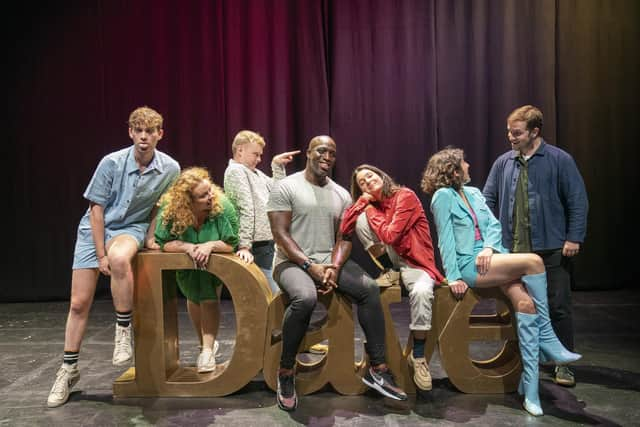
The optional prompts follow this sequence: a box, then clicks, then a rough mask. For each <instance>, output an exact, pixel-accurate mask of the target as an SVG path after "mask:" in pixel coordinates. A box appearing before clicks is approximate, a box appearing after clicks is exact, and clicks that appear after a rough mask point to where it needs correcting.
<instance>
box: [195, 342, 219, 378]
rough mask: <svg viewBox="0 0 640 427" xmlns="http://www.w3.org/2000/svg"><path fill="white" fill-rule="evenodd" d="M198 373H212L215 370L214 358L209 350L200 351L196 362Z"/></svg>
mask: <svg viewBox="0 0 640 427" xmlns="http://www.w3.org/2000/svg"><path fill="white" fill-rule="evenodd" d="M196 366H197V368H198V373H201V374H202V373H205V372H213V371H214V370H215V369H216V357H215V355H214V354H213V351H212V350H211V349H210V348H206V349H204V350H202V352H201V353H200V355H199V356H198V361H197V362H196Z"/></svg>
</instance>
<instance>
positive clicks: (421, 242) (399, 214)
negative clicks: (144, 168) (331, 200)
mask: <svg viewBox="0 0 640 427" xmlns="http://www.w3.org/2000/svg"><path fill="white" fill-rule="evenodd" d="M368 205H369V203H368V202H367V201H366V200H364V199H362V198H359V199H358V200H357V201H356V202H355V203H354V204H353V205H351V206H350V207H349V208H348V209H347V210H346V211H345V212H344V216H343V218H342V224H340V231H341V232H342V234H343V235H351V234H353V232H354V231H355V227H356V221H357V220H358V216H360V214H361V213H362V212H365V213H366V215H367V219H368V220H369V226H370V227H371V229H372V230H373V231H374V232H375V233H376V235H377V236H378V238H379V239H380V240H381V241H382V242H384V243H385V244H387V245H390V246H391V247H393V249H395V251H396V252H397V253H398V255H400V256H401V257H402V258H403V259H404V260H405V262H406V263H407V264H409V265H410V266H412V267H415V268H420V269H422V270H424V271H426V272H427V273H428V274H429V276H431V278H432V279H433V280H434V281H435V282H436V284H437V285H439V284H440V283H441V282H442V280H443V279H444V276H443V275H442V273H440V271H439V270H438V268H437V267H436V261H435V255H434V251H433V242H432V241H431V232H430V231H429V222H428V221H427V217H426V215H425V214H424V209H423V208H422V203H420V199H418V196H416V194H415V193H414V192H413V191H411V190H409V189H408V188H404V187H402V188H400V189H399V190H398V191H396V192H395V193H394V194H393V195H392V196H391V197H389V198H387V199H384V200H382V201H381V202H373V203H371V208H370V209H366V207H367V206H368Z"/></svg>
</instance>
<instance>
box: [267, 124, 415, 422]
mask: <svg viewBox="0 0 640 427" xmlns="http://www.w3.org/2000/svg"><path fill="white" fill-rule="evenodd" d="M306 154H307V165H306V167H305V169H304V170H303V171H301V172H297V173H295V174H293V175H291V176H289V177H287V178H284V179H282V180H280V181H278V182H277V183H276V185H275V187H274V189H273V190H272V192H271V194H270V195H269V201H268V203H267V212H268V215H269V222H270V224H271V231H272V233H273V237H274V239H275V241H276V259H275V263H274V270H273V277H274V279H275V280H276V282H277V283H278V285H279V286H280V288H281V289H282V290H283V291H284V292H285V293H286V294H287V296H288V297H289V305H288V306H287V308H286V310H285V313H284V319H283V322H282V356H281V358H280V368H279V369H278V390H277V402H278V406H279V407H280V408H281V409H283V410H285V411H293V410H294V409H295V408H296V406H297V403H298V399H297V396H296V392H295V376H294V366H295V363H296V354H297V351H298V347H299V346H300V343H301V342H302V340H303V338H304V335H305V334H306V331H307V327H308V326H309V321H310V319H311V313H312V312H313V309H314V307H315V305H316V303H317V300H318V296H317V293H318V292H319V293H321V294H325V293H328V292H331V291H332V290H333V289H335V290H336V291H337V292H342V293H344V294H346V295H348V296H349V297H350V298H351V299H352V300H353V301H354V302H355V303H356V304H357V306H358V320H359V321H360V325H361V326H362V329H363V331H364V333H365V337H366V345H365V349H366V351H367V354H368V356H369V360H370V367H369V369H368V370H367V373H366V374H365V376H364V377H363V378H362V381H363V382H364V383H365V384H367V385H368V386H369V387H371V388H374V389H375V390H377V391H379V392H380V393H382V394H383V395H385V396H387V397H390V398H393V399H397V400H406V399H407V395H406V394H405V393H404V391H402V390H401V389H400V388H399V387H398V386H397V385H396V384H395V381H394V378H393V375H392V374H391V371H390V370H389V369H388V368H387V366H386V363H385V357H384V352H385V343H384V317H383V314H382V306H381V304H380V291H379V289H378V285H377V284H376V282H375V281H374V280H373V279H372V278H371V277H369V276H368V275H367V274H366V273H365V272H364V270H363V269H362V268H361V267H360V266H359V265H358V264H356V263H355V262H353V261H351V260H349V259H348V258H349V254H350V253H351V242H350V241H348V240H343V239H342V236H341V234H340V233H339V226H340V221H341V218H342V214H343V212H344V210H345V209H346V208H347V207H348V206H349V205H350V204H351V196H350V195H349V193H348V192H347V190H345V189H344V188H343V187H341V186H339V185H338V184H336V183H335V182H334V181H332V180H331V179H330V178H329V176H328V175H329V173H330V172H331V169H332V168H333V165H334V164H335V161H336V143H335V142H334V141H333V139H331V138H330V137H328V136H316V137H315V138H313V139H312V140H311V141H310V142H309V147H308V148H307V153H306Z"/></svg>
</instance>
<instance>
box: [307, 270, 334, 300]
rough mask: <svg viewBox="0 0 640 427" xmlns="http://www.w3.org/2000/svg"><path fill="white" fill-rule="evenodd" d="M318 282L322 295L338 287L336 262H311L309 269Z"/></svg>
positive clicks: (318, 288)
mask: <svg viewBox="0 0 640 427" xmlns="http://www.w3.org/2000/svg"><path fill="white" fill-rule="evenodd" d="M307 271H308V273H309V275H310V276H311V278H312V279H313V280H314V282H316V288H317V290H318V293H319V294H320V295H325V294H328V293H329V292H331V291H332V290H334V289H335V288H337V287H338V268H337V267H336V266H335V265H334V264H311V266H310V267H309V270H307Z"/></svg>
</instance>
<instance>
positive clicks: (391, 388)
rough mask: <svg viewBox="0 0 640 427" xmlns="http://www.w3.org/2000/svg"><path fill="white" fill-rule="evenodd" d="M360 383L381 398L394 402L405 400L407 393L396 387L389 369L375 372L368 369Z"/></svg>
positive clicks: (370, 368)
mask: <svg viewBox="0 0 640 427" xmlns="http://www.w3.org/2000/svg"><path fill="white" fill-rule="evenodd" d="M362 382H363V383H365V384H366V385H368V386H369V387H371V388H372V389H374V390H376V391H378V393H380V394H382V395H383V396H387V397H390V398H391V399H396V400H407V393H405V392H404V391H402V389H401V388H400V387H398V386H397V385H396V382H395V380H394V379H393V374H392V373H391V371H390V370H389V369H387V370H385V371H380V372H376V371H375V370H374V369H373V368H372V367H369V369H367V373H366V374H365V375H364V377H362Z"/></svg>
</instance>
